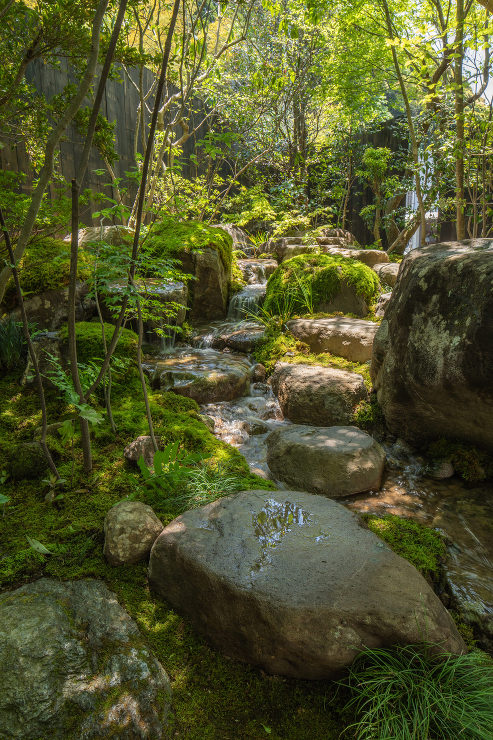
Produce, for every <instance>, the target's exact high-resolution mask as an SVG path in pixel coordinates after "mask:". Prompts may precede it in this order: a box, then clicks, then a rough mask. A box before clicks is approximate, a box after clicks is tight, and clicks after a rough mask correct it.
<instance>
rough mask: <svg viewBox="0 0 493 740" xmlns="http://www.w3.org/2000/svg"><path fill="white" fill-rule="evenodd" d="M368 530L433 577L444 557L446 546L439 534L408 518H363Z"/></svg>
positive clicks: (391, 515) (424, 573) (425, 574)
mask: <svg viewBox="0 0 493 740" xmlns="http://www.w3.org/2000/svg"><path fill="white" fill-rule="evenodd" d="M365 519H366V522H367V525H368V529H370V530H371V531H372V532H374V533H375V534H377V535H378V536H379V537H381V539H382V540H384V542H386V543H387V544H388V545H389V547H390V548H391V549H392V550H393V551H394V552H396V553H397V554H398V555H401V557H403V558H405V559H406V560H409V562H410V563H412V565H414V567H415V568H417V569H418V570H419V571H420V573H422V574H423V575H424V576H428V577H431V578H433V577H436V576H437V574H438V573H439V571H440V566H441V563H442V561H443V558H444V557H445V543H444V541H443V538H442V537H441V535H440V534H439V533H438V532H436V531H435V530H434V529H430V528H429V527H426V526H425V525H423V524H420V523H419V522H416V521H412V520H411V519H401V518H400V517H398V516H394V515H393V514H387V515H385V516H383V517H378V516H367V517H365Z"/></svg>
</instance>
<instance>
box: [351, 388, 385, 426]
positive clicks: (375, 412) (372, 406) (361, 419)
mask: <svg viewBox="0 0 493 740" xmlns="http://www.w3.org/2000/svg"><path fill="white" fill-rule="evenodd" d="M354 424H355V425H356V426H357V427H360V429H365V430H366V431H371V430H372V429H374V428H375V427H378V426H380V425H383V424H385V417H384V415H383V411H382V407H381V406H380V404H379V403H378V399H377V394H376V393H372V394H371V395H370V398H369V399H368V401H361V403H360V404H358V406H357V408H356V411H355V412H354Z"/></svg>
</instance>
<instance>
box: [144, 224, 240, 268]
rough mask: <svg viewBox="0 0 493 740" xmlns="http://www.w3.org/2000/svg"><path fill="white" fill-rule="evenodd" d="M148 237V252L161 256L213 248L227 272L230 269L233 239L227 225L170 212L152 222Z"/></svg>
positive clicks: (174, 255) (154, 255) (177, 255)
mask: <svg viewBox="0 0 493 740" xmlns="http://www.w3.org/2000/svg"><path fill="white" fill-rule="evenodd" d="M146 241H147V247H148V249H149V254H150V255H151V256H153V257H160V258H161V257H166V256H169V257H179V256H180V254H182V253H183V252H186V253H189V254H193V253H194V252H201V251H202V250H204V249H214V250H215V251H216V252H218V254H219V256H220V258H221V262H222V263H223V265H224V269H225V270H226V274H228V275H230V273H231V263H232V259H233V240H232V238H231V236H230V235H229V234H228V233H227V232H226V231H224V229H220V228H217V227H214V226H209V225H208V224H204V223H200V222H199V221H187V222H184V221H178V220H177V219H174V218H171V217H169V216H168V217H165V218H163V219H162V220H161V221H157V222H156V223H155V224H154V225H153V226H152V228H151V230H150V232H149V236H148V237H147V240H146Z"/></svg>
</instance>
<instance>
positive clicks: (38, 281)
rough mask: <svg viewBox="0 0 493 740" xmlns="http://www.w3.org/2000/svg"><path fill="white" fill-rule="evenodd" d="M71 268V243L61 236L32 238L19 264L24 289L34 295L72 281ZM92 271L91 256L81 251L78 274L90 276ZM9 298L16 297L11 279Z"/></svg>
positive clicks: (81, 277)
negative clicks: (70, 279)
mask: <svg viewBox="0 0 493 740" xmlns="http://www.w3.org/2000/svg"><path fill="white" fill-rule="evenodd" d="M69 272H70V244H68V243H67V242H64V241H62V240H61V239H52V238H51V237H46V238H44V239H37V240H36V241H33V242H31V244H29V246H28V247H27V249H26V251H25V253H24V256H23V257H22V259H21V261H20V264H19V279H20V283H21V288H22V291H23V293H24V294H25V295H26V294H27V295H32V294H37V293H44V292H45V291H48V290H60V288H64V287H66V286H67V285H68V281H69ZM89 275H90V256H89V255H88V254H87V253H86V252H85V251H84V250H83V249H81V250H80V253H79V264H78V278H79V280H87V278H88V277H89ZM6 297H7V299H8V300H11V299H12V298H14V297H15V286H14V282H13V280H11V281H10V284H9V288H8V292H7V294H6Z"/></svg>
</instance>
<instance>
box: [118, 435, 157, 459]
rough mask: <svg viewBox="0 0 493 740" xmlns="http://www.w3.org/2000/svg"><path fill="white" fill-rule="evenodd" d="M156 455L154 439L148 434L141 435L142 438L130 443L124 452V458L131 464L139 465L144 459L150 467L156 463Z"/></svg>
mask: <svg viewBox="0 0 493 740" xmlns="http://www.w3.org/2000/svg"><path fill="white" fill-rule="evenodd" d="M154 454H155V450H154V444H153V442H152V437H150V436H149V435H148V434H141V435H140V437H137V439H134V440H133V441H132V442H130V444H128V445H127V446H126V447H125V449H124V450H123V456H124V458H125V460H128V462H129V463H132V464H134V465H137V463H138V462H139V460H140V458H141V457H142V458H144V462H145V464H146V465H147V466H148V467H150V466H151V465H152V464H153V462H154Z"/></svg>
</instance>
